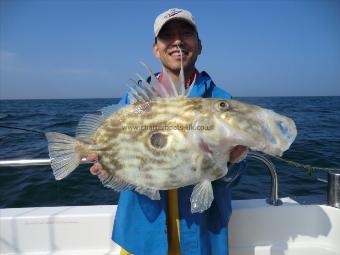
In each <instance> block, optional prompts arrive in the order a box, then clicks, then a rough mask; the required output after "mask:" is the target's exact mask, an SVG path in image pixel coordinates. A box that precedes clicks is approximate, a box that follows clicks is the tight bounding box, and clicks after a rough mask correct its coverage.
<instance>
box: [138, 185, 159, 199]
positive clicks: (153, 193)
mask: <svg viewBox="0 0 340 255" xmlns="http://www.w3.org/2000/svg"><path fill="white" fill-rule="evenodd" d="M135 191H137V192H138V193H140V194H142V195H145V196H147V197H148V198H150V199H151V200H160V199H161V195H160V194H159V190H156V189H150V188H144V187H136V188H135Z"/></svg>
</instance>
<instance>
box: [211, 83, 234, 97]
mask: <svg viewBox="0 0 340 255" xmlns="http://www.w3.org/2000/svg"><path fill="white" fill-rule="evenodd" d="M212 97H213V98H223V99H231V95H230V94H229V93H228V92H226V91H224V90H223V89H220V88H219V87H217V86H215V87H214V89H213V91H212Z"/></svg>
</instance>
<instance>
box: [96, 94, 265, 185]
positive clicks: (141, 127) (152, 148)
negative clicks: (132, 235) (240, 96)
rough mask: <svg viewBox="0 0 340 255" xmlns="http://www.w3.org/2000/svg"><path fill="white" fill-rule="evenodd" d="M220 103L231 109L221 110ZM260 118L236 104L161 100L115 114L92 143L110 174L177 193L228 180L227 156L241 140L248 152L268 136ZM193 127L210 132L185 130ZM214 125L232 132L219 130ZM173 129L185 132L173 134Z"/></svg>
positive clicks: (254, 109)
mask: <svg viewBox="0 0 340 255" xmlns="http://www.w3.org/2000/svg"><path fill="white" fill-rule="evenodd" d="M221 103H222V104H223V105H226V106H227V108H226V109H223V107H222V108H221ZM262 112H263V109H262V108H260V107H257V106H254V105H248V104H245V103H241V102H238V101H236V100H221V99H214V98H209V99H207V98H186V97H181V96H179V97H172V98H158V99H153V100H151V101H148V102H140V103H139V102H135V103H134V104H132V105H127V106H125V107H123V108H121V109H120V110H118V111H117V112H115V113H113V114H112V115H111V116H110V117H109V118H107V119H106V121H105V122H104V123H103V124H102V125H101V126H100V127H99V128H98V129H97V131H96V132H95V134H94V136H93V141H94V144H95V145H96V146H97V145H99V146H98V147H99V148H101V150H98V151H96V153H98V155H99V158H100V163H101V164H102V165H103V168H104V169H106V170H107V171H108V172H109V174H111V175H113V176H117V177H119V178H120V179H122V180H124V181H125V182H127V183H129V184H132V185H135V186H138V187H145V188H151V189H155V190H164V189H173V188H179V187H183V186H187V185H190V184H196V183H198V182H200V181H201V180H203V179H209V180H211V181H213V180H216V179H218V178H221V177H222V176H224V175H225V174H226V173H227V168H226V165H227V162H228V160H229V152H230V150H231V148H232V147H233V146H236V145H237V144H241V143H239V142H238V141H239V140H240V139H239V138H240V137H241V138H242V139H243V140H246V141H247V142H248V143H247V144H245V145H246V146H248V147H251V146H252V143H254V146H259V148H261V144H265V139H266V137H265V135H264V133H266V132H265V131H264V128H263V127H262V126H261V123H259V121H257V119H256V115H259V114H262ZM254 116H255V118H254ZM261 117H262V116H259V118H261ZM195 123H196V124H198V125H202V126H203V127H208V129H209V127H210V129H209V130H192V129H188V128H185V127H188V126H190V125H194V126H195ZM216 123H222V124H221V127H222V128H224V126H228V129H227V130H221V127H219V128H217V127H216V126H215V124H216ZM175 126H176V127H184V128H182V129H181V128H177V129H174V128H171V127H175ZM155 127H159V128H160V129H159V130H155V129H152V128H155ZM162 127H167V128H162ZM169 127H170V128H169ZM199 137H203V138H204V139H205V142H207V143H209V144H210V147H209V149H210V150H212V155H213V156H211V157H207V155H206V154H204V152H203V151H202V148H201V147H200V141H201V140H202V139H200V138H199ZM248 140H249V141H248ZM228 143H230V145H228ZM214 146H215V147H214ZM214 149H216V150H215V151H214ZM263 150H265V148H263ZM215 155H216V156H215ZM214 157H216V158H214ZM217 161H219V164H216V162H217ZM198 162H201V163H198Z"/></svg>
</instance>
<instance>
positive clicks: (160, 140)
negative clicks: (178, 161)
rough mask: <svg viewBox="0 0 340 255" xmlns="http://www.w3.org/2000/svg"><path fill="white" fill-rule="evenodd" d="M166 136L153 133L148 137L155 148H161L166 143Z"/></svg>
mask: <svg viewBox="0 0 340 255" xmlns="http://www.w3.org/2000/svg"><path fill="white" fill-rule="evenodd" d="M167 138H168V137H167V136H166V135H164V134H162V133H153V134H152V135H151V137H150V143H151V145H152V146H153V147H155V148H163V147H164V146H165V145H166V143H167V140H168V139H167Z"/></svg>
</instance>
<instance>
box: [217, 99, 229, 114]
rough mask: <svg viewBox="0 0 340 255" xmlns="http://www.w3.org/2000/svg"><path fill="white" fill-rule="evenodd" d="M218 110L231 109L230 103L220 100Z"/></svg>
mask: <svg viewBox="0 0 340 255" xmlns="http://www.w3.org/2000/svg"><path fill="white" fill-rule="evenodd" d="M217 108H218V110H220V111H222V112H225V111H228V110H229V104H228V103H227V102H225V101H220V102H219V103H218V105H217Z"/></svg>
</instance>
